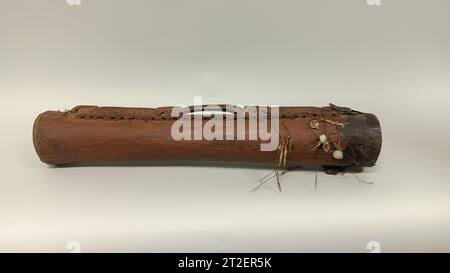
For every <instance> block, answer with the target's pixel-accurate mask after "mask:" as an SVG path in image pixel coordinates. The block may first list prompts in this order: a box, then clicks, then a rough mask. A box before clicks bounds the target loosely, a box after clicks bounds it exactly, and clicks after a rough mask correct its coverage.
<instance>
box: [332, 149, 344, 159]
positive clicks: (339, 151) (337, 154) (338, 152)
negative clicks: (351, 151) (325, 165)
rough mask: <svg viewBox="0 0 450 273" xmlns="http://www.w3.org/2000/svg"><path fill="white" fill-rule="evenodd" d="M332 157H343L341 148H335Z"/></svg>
mask: <svg viewBox="0 0 450 273" xmlns="http://www.w3.org/2000/svg"><path fill="white" fill-rule="evenodd" d="M333 157H334V159H339V160H340V159H343V158H344V153H343V152H342V151H341V150H336V151H334V152H333Z"/></svg>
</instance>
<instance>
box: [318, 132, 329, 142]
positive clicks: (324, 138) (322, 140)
mask: <svg viewBox="0 0 450 273" xmlns="http://www.w3.org/2000/svg"><path fill="white" fill-rule="evenodd" d="M319 139H320V143H322V144H325V143H326V142H327V136H326V135H324V134H321V135H320V136H319Z"/></svg>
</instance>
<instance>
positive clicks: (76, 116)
mask: <svg viewBox="0 0 450 273" xmlns="http://www.w3.org/2000/svg"><path fill="white" fill-rule="evenodd" d="M220 107H222V108H223V107H225V106H220ZM171 110H172V107H161V108H122V107H97V106H77V107H74V108H73V109H72V110H70V111H66V112H60V111H47V112H44V113H42V114H40V115H39V116H38V117H37V119H36V121H35V123H34V128H33V142H34V146H35V149H36V152H37V154H38V156H39V158H40V159H41V160H42V161H43V162H45V163H47V164H53V165H62V164H68V163H83V162H94V161H107V162H112V161H127V160H130V161H139V160H145V161H148V160H157V161H171V160H203V161H204V160H214V161H238V162H259V163H267V164H269V165H277V164H278V163H279V151H261V149H260V144H261V143H264V142H267V141H262V140H261V139H257V140H245V141H243V140H213V141H208V140H181V141H175V140H174V139H173V138H172V136H171V128H172V124H173V123H174V122H175V120H176V118H172V117H171ZM279 117H280V119H279V120H280V127H279V130H280V141H281V142H283V141H284V140H286V139H287V138H289V143H290V145H291V150H290V151H289V152H288V153H287V160H286V165H309V166H340V167H348V166H355V165H356V166H361V167H362V166H373V165H374V164H375V162H376V161H377V158H378V155H379V153H380V150H381V128H380V124H379V122H378V119H377V118H376V116H375V115H373V114H366V113H361V112H357V111H353V110H351V109H349V108H345V107H338V106H335V105H332V104H331V105H330V106H329V107H280V108H279ZM251 118H252V117H247V119H246V123H247V124H248V122H249V119H251ZM207 121H208V119H207V118H203V123H206V122H207ZM312 121H317V124H318V125H319V127H318V128H317V129H315V128H313V127H314V126H312V125H314V124H315V123H314V122H313V123H314V124H312ZM224 124H225V122H224ZM341 125H342V126H341ZM224 126H225V125H224ZM248 127H249V126H246V135H247V136H248V134H249V133H250V132H249V128H248ZM321 134H325V135H326V136H327V140H328V142H329V144H330V147H329V148H330V149H329V151H325V149H324V148H323V146H319V147H317V144H318V142H319V136H320V135H321ZM336 149H341V150H342V152H343V158H342V159H336V158H335V157H334V156H333V151H335V150H336Z"/></svg>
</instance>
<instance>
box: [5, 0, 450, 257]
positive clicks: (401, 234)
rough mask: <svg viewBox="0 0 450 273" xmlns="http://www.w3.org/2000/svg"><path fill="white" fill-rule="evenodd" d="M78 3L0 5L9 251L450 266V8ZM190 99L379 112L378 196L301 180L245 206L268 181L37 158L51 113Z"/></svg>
mask: <svg viewBox="0 0 450 273" xmlns="http://www.w3.org/2000/svg"><path fill="white" fill-rule="evenodd" d="M368 2H369V3H370V4H371V5H369V4H368ZM378 2H379V3H378ZM69 3H70V4H73V5H69V4H68V2H67V1H65V0H36V1H31V0H29V1H26V0H0V106H1V108H0V109H1V110H0V111H1V115H0V121H1V125H2V130H1V139H0V140H1V141H0V151H1V152H2V154H1V157H0V166H1V172H0V215H1V217H0V251H39V252H41V251H57V252H68V251H71V250H81V251H86V252H88V251H143V252H147V251H150V252H159V251H169V252H171V251H196V252H197V251H225V252H231V251H243V252H247V251H252V252H286V251H287V252H298V251H299V252H309V251H337V252H348V251H356V252H369V251H370V250H368V249H367V248H371V247H372V246H373V245H375V248H377V246H381V251H385V252H390V251H394V252H396V251H408V252H416V251H450V198H449V197H450V174H449V171H448V168H449V165H450V145H449V144H450V141H449V139H450V129H449V124H450V110H449V107H448V102H449V101H450V77H449V75H450V2H449V1H446V0H428V1H425V0H382V1H366V0H346V1H332V0H320V1H317V0H315V1H313V0H308V1H299V0H295V1H294V0H292V1H288V0H282V1H275V0H239V1H238V0H226V1H225V0H189V1H188V0H159V1H147V0H146V1H144V0H132V1H125V0H81V1H80V5H76V4H77V1H69ZM372 4H373V5H372ZM377 4H381V5H377ZM194 96H202V97H203V99H204V102H206V103H233V104H241V105H245V104H274V105H314V106H324V105H327V104H328V103H329V102H333V103H335V104H338V105H343V106H349V107H352V108H355V109H357V110H360V111H364V112H372V113H375V114H376V115H377V116H378V118H379V119H380V121H381V126H382V132H383V148H382V151H381V155H380V158H379V161H378V164H377V166H376V167H373V168H368V169H366V170H365V172H364V173H361V174H360V175H359V176H360V177H361V178H362V179H364V180H368V181H373V182H375V185H373V186H367V185H365V184H361V183H359V182H358V181H357V180H356V179H355V178H354V177H353V176H351V175H348V174H347V175H344V176H327V175H325V174H322V173H320V174H319V177H318V178H319V185H318V190H317V191H314V190H313V185H314V177H315V172H311V171H296V172H291V173H288V174H286V175H285V176H284V177H283V180H282V184H283V190H284V191H283V193H281V194H280V193H278V192H277V191H276V185H275V183H268V184H267V186H266V187H264V188H263V189H262V190H261V191H259V192H256V193H250V192H249V190H250V189H251V188H253V187H255V186H256V185H257V184H258V180H259V179H260V178H261V177H263V176H264V175H265V174H266V173H267V172H268V170H263V169H251V168H244V167H242V168H229V167H211V166H203V167H202V166H195V167H173V166H171V167H164V166H154V167H151V166H134V167H131V166H126V167H125V166H124V167H74V168H52V167H48V166H46V165H45V164H43V163H41V162H40V161H39V159H38V157H37V155H36V154H35V151H34V148H33V145H32V138H31V130H32V124H33V121H34V119H35V118H36V117H37V115H38V114H39V113H41V112H43V111H45V110H50V109H52V110H64V109H70V108H71V107H73V106H75V105H78V104H91V105H103V106H105V105H112V106H141V107H145V106H148V107H156V106H165V105H179V104H185V105H189V104H192V103H193V99H194ZM372 241H375V243H369V242H372Z"/></svg>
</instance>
